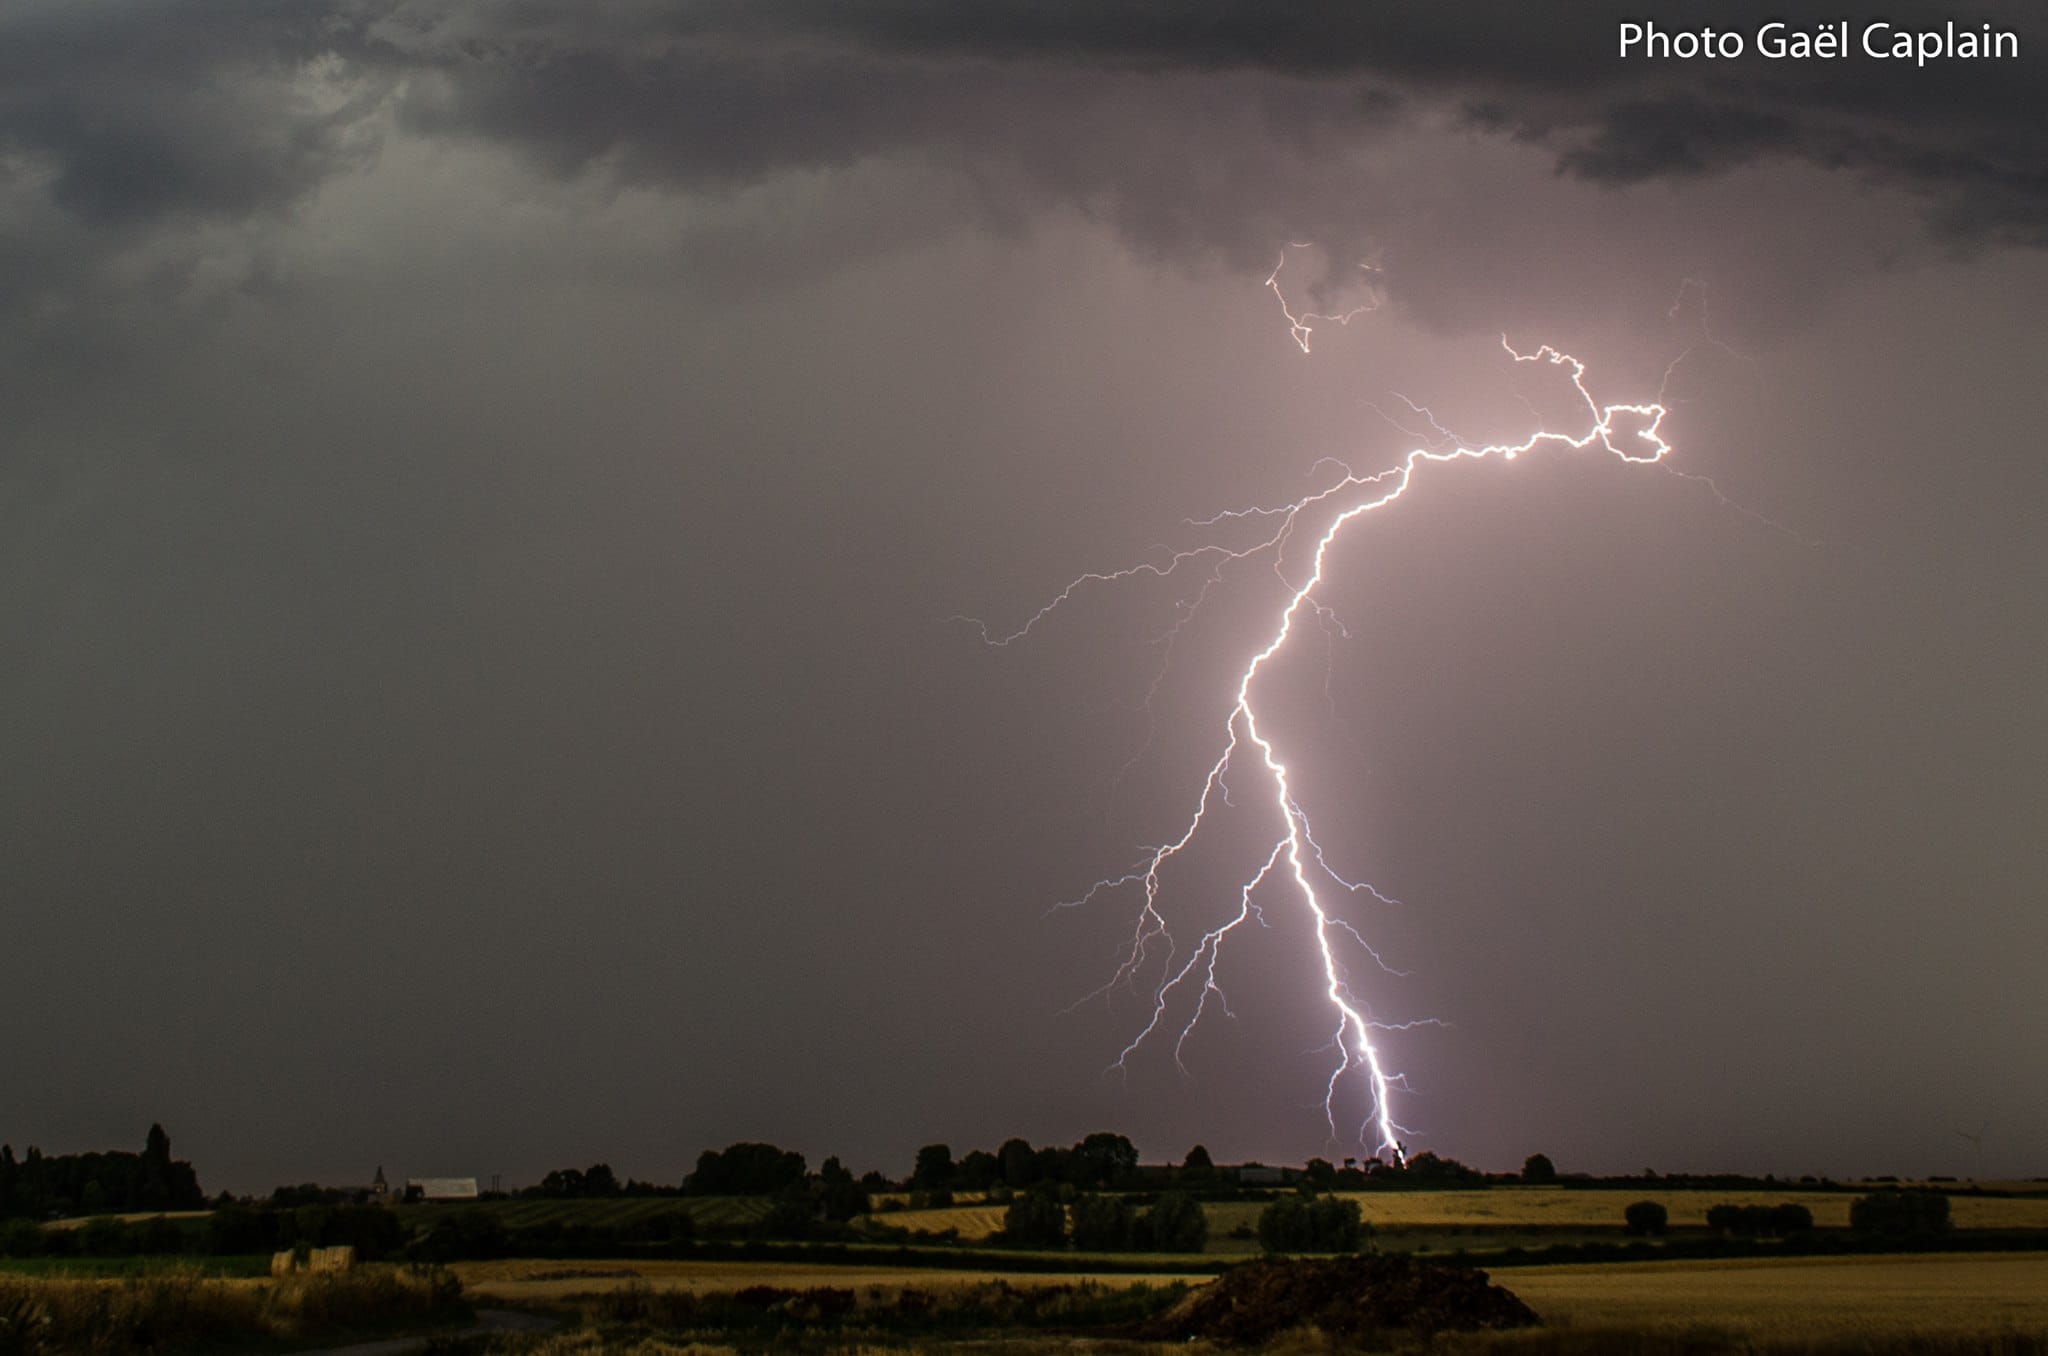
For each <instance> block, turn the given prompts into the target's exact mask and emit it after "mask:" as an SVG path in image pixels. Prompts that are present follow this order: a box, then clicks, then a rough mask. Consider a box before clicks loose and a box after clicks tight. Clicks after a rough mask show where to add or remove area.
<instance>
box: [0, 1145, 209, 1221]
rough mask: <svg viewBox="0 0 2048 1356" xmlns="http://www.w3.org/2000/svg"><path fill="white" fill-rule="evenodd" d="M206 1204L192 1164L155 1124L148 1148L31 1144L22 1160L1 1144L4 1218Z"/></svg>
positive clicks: (1, 1215) (0, 1189) (0, 1208)
mask: <svg viewBox="0 0 2048 1356" xmlns="http://www.w3.org/2000/svg"><path fill="white" fill-rule="evenodd" d="M205 1204H206V1196H205V1193H204V1192H202V1191H201V1190H200V1189H199V1177H198V1175H197V1174H196V1173H194V1172H193V1170H192V1165H191V1164H190V1163H184V1162H180V1161H178V1160H177V1159H174V1158H172V1157H171V1137H170V1136H169V1135H167V1134H165V1133H164V1128H163V1127H162V1126H161V1125H152V1126H150V1127H149V1137H148V1139H147V1140H146V1141H145V1142H144V1144H143V1149H142V1152H141V1153H139V1154H131V1153H119V1152H113V1153H87V1154H63V1155H57V1156H52V1157H44V1155H43V1154H42V1152H41V1151H40V1150H38V1149H35V1148H33V1147H32V1148H30V1149H29V1151H28V1155H27V1156H26V1157H25V1158H22V1159H19V1160H17V1159H16V1158H15V1156H14V1147H13V1146H12V1145H7V1144H0V1219H9V1218H28V1219H47V1218H50V1217H51V1216H54V1215H97V1214H103V1213H108V1212H121V1211H130V1212H132V1211H143V1210H196V1209H199V1208H200V1207H201V1206H203V1205H205Z"/></svg>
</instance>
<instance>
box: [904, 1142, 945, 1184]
mask: <svg viewBox="0 0 2048 1356" xmlns="http://www.w3.org/2000/svg"><path fill="white" fill-rule="evenodd" d="M952 1184H953V1150H952V1147H951V1146H950V1145H945V1144H927V1145H925V1146H924V1147H923V1148H922V1149H919V1150H918V1151H917V1166H915V1167H914V1168H912V1169H911V1171H910V1185H911V1186H912V1187H926V1188H937V1187H948V1186H951V1185H952Z"/></svg>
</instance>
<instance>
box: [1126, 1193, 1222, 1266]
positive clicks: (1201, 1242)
mask: <svg viewBox="0 0 2048 1356" xmlns="http://www.w3.org/2000/svg"><path fill="white" fill-rule="evenodd" d="M1132 1241H1133V1242H1134V1243H1135V1244H1136V1245H1137V1246H1138V1247H1140V1248H1145V1249H1149V1250H1151V1251H1154V1252H1200V1251H1201V1250H1202V1249H1203V1248H1204V1247H1206V1246H1208V1243H1209V1215H1208V1212H1206V1211H1204V1210H1203V1209H1202V1207H1201V1204H1200V1202H1198V1201H1196V1200H1195V1199H1194V1198H1193V1197H1191V1196H1189V1195H1187V1194H1186V1193H1185V1192H1180V1191H1168V1192H1166V1193H1164V1194H1162V1195H1161V1196H1160V1197H1159V1199H1158V1200H1156V1201H1154V1202H1153V1203H1152V1208H1151V1209H1150V1210H1147V1211H1146V1212H1145V1213H1144V1214H1143V1215H1140V1216H1139V1217H1138V1223H1137V1228H1136V1230H1135V1231H1134V1232H1133V1235H1132Z"/></svg>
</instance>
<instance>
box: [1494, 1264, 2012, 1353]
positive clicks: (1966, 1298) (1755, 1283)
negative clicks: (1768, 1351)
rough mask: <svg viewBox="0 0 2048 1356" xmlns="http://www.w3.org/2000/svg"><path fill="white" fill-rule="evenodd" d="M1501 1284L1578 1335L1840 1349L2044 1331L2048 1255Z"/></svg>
mask: <svg viewBox="0 0 2048 1356" xmlns="http://www.w3.org/2000/svg"><path fill="white" fill-rule="evenodd" d="M1494 1279H1495V1280H1496V1281H1499V1282H1500V1283H1502V1284H1504V1285H1506V1286H1507V1287H1508V1288H1509V1289H1510V1290H1513V1291H1514V1292H1515V1293H1516V1294H1517V1295H1519V1296H1521V1298H1522V1299H1523V1301H1524V1302H1525V1303H1527V1304H1528V1305H1529V1306H1530V1307H1531V1308H1533V1309H1534V1310H1536V1312H1537V1313H1538V1314H1540V1315H1542V1317H1543V1319H1544V1321H1545V1322H1546V1323H1552V1324H1556V1323H1562V1324H1565V1325H1567V1326H1570V1327H1573V1328H1629V1329H1648V1330H1658V1331H1669V1330H1675V1329H1684V1328H1698V1327H1707V1328H1715V1329H1720V1330H1724V1331H1729V1332H1735V1333H1741V1334H1744V1335H1746V1336H1750V1337H1754V1338H1759V1339H1766V1340H1773V1341H1815V1342H1827V1343H1839V1344H1849V1343H1854V1342H1862V1341H1877V1340H1880V1339H1887V1338H1895V1337H1899V1336H1902V1335H1926V1336H1943V1335H1970V1334H1986V1333H2007V1332H2021V1333H2034V1334H2042V1333H2048V1253H1994V1254H1979V1255H1975V1256H1967V1257H1959V1256H1953V1255H1944V1254H1938V1253H1937V1254H1925V1255H1919V1256H1905V1257H1855V1258H1785V1259H1782V1260H1776V1259H1774V1260H1770V1261H1762V1260H1742V1261H1716V1262H1639V1263H1631V1264H1629V1265H1627V1266H1607V1267H1602V1266H1565V1267H1525V1268H1518V1269H1516V1270H1514V1271H1507V1272H1502V1273H1500V1274H1499V1275H1497V1276H1496V1277H1495V1278H1494Z"/></svg>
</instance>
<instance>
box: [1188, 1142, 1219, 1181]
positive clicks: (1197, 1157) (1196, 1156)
mask: <svg viewBox="0 0 2048 1356" xmlns="http://www.w3.org/2000/svg"><path fill="white" fill-rule="evenodd" d="M1180 1179H1181V1180H1182V1181H1184V1182H1188V1183H1191V1184H1194V1185H1206V1184H1208V1183H1210V1182H1213V1181H1215V1180H1216V1164H1215V1162H1214V1160H1212V1159H1211V1158H1210V1157H1209V1151H1208V1150H1207V1149H1205V1148H1203V1147H1202V1146H1201V1145H1199V1144H1197V1145H1196V1146H1195V1147H1194V1148H1192V1149H1190V1150H1188V1156H1187V1157H1186V1158H1183V1159H1182V1160H1181V1161H1180Z"/></svg>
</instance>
